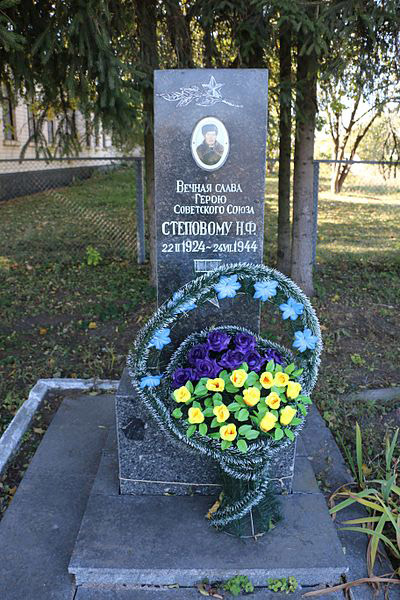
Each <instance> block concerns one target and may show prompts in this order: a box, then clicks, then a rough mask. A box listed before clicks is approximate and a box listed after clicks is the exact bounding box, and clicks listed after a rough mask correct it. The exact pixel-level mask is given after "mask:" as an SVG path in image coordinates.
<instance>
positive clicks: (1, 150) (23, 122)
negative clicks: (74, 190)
mask: <svg viewBox="0 0 400 600" xmlns="http://www.w3.org/2000/svg"><path fill="white" fill-rule="evenodd" d="M3 110H4V107H3V106H1V105H0V160H2V159H14V160H18V159H19V156H20V152H21V149H22V147H23V145H24V144H25V143H26V141H27V140H28V138H29V127H28V107H27V105H26V104H25V102H23V101H22V100H19V101H18V104H17V105H16V106H15V107H14V120H15V129H14V132H15V137H16V139H15V140H7V139H5V138H6V136H5V132H4V127H3V123H4V115H3ZM76 125H77V131H78V135H79V136H80V138H81V140H82V152H80V154H79V157H80V158H85V157H96V158H101V157H112V156H118V152H117V151H116V150H115V148H113V146H112V140H111V136H110V135H108V134H105V135H104V139H103V131H102V127H101V125H99V136H98V138H99V139H98V144H97V145H96V142H95V136H94V134H92V136H91V140H90V146H87V144H86V127H85V120H84V118H83V116H82V115H81V114H80V113H79V112H77V113H76ZM55 129H56V119H55V120H54V130H55ZM43 133H44V135H45V137H46V139H48V132H47V121H46V122H45V123H44V127H43ZM25 158H36V152H35V144H33V143H32V144H29V146H28V148H27V150H26V152H25ZM79 164H82V163H79V161H74V160H70V161H65V162H64V163H58V165H57V167H58V168H60V167H61V166H62V167H63V168H71V167H76V166H78V165H79ZM84 164H85V165H90V164H93V165H95V164H96V161H93V163H91V162H90V161H85V163H84ZM103 164H104V163H103ZM53 168H54V165H51V164H50V165H47V164H46V163H45V162H37V163H36V162H30V161H26V162H24V163H23V171H31V170H37V169H40V170H43V169H53ZM15 171H18V172H21V165H18V168H16V163H9V164H8V165H7V163H2V164H1V167H0V172H2V173H7V172H8V173H10V172H15Z"/></svg>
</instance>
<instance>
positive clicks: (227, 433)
mask: <svg viewBox="0 0 400 600" xmlns="http://www.w3.org/2000/svg"><path fill="white" fill-rule="evenodd" d="M219 435H220V436H221V438H222V439H223V440H227V441H228V442H232V441H233V440H234V439H235V437H236V436H237V431H236V425H235V424H234V423H230V424H229V425H222V427H221V428H220V430H219Z"/></svg>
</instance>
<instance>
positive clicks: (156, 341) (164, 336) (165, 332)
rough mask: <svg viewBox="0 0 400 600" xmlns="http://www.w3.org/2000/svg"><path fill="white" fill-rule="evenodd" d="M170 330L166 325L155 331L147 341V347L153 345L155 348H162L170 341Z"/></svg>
mask: <svg viewBox="0 0 400 600" xmlns="http://www.w3.org/2000/svg"><path fill="white" fill-rule="evenodd" d="M170 332H171V330H170V329H168V327H166V328H165V329H159V330H158V331H156V332H155V334H154V335H153V337H152V338H151V340H150V342H149V348H151V347H153V346H154V347H155V348H157V350H162V349H163V348H164V346H166V345H167V344H169V343H170V342H171V338H170V337H169V334H170Z"/></svg>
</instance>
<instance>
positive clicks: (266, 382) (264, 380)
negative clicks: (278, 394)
mask: <svg viewBox="0 0 400 600" xmlns="http://www.w3.org/2000/svg"><path fill="white" fill-rule="evenodd" d="M260 383H261V385H262V386H263V388H265V389H266V390H269V389H271V388H272V386H273V385H274V376H273V375H272V373H270V372H269V371H264V373H261V375H260Z"/></svg>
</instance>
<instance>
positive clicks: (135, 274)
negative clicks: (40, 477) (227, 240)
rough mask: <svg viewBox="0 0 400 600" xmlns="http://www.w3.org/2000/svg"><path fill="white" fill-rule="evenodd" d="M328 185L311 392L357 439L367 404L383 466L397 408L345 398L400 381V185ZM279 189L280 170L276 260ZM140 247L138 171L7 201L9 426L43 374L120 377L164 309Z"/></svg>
mask: <svg viewBox="0 0 400 600" xmlns="http://www.w3.org/2000/svg"><path fill="white" fill-rule="evenodd" d="M328 184H329V182H328V180H327V178H326V175H324V174H323V173H322V174H321V190H320V202H319V230H318V250H317V266H316V273H315V288H316V291H317V296H316V297H315V298H314V299H313V304H314V306H315V308H316V310H317V313H318V315H319V317H320V321H321V325H322V332H323V335H324V342H325V352H324V356H323V362H322V368H321V374H320V379H319V384H318V387H317V389H316V391H315V393H314V396H313V397H314V400H315V401H316V403H317V404H318V407H319V409H320V410H321V412H322V414H323V416H324V417H325V419H326V421H327V422H328V424H329V425H330V427H331V429H332V431H333V432H334V433H335V434H336V435H337V438H338V440H339V434H340V436H341V439H342V442H343V443H344V444H348V445H350V446H351V443H352V441H351V440H353V438H354V435H353V427H354V423H355V420H356V419H358V420H359V421H361V422H363V419H362V418H361V419H360V411H361V412H362V413H363V414H364V413H366V414H367V416H368V414H369V413H370V414H371V415H372V420H370V421H368V420H367V421H365V424H366V427H369V428H370V429H371V432H370V433H368V434H366V435H365V436H364V439H366V440H368V447H369V448H370V454H369V456H370V461H371V465H372V466H373V467H374V468H375V467H376V460H378V462H379V456H380V452H381V450H380V448H381V438H383V436H384V435H385V432H387V431H390V430H391V429H393V428H394V426H395V424H396V419H397V420H398V419H399V418H400V417H399V415H398V413H397V412H396V410H397V409H396V406H386V407H383V406H381V405H379V403H376V404H375V406H373V407H372V408H371V407H370V406H365V407H364V406H359V407H354V406H350V405H348V404H344V403H343V395H344V394H346V393H348V392H351V391H353V390H359V389H363V388H367V387H385V386H391V385H395V384H397V385H399V384H400V376H399V370H398V365H399V364H400V341H399V340H400V324H399V322H398V315H399V298H400V278H399V274H400V258H399V249H400V248H399V240H400V235H399V232H400V192H399V190H398V189H397V192H396V190H395V188H394V187H393V186H392V187H390V189H389V190H387V194H386V195H382V196H379V197H378V196H377V195H376V190H375V188H374V189H373V190H372V191H370V193H369V188H368V186H366V185H364V188H365V189H362V190H361V189H357V190H356V191H354V189H353V188H354V186H353V188H352V189H351V191H348V190H347V189H345V192H344V195H341V196H339V197H335V196H332V195H331V194H330V192H329V187H328ZM354 185H355V184H354ZM379 185H381V183H380V184H379ZM358 187H359V188H360V187H362V185H361V184H358ZM276 190H277V178H276V177H275V176H271V175H270V176H268V178H267V193H266V213H265V214H266V226H265V231H266V238H265V249H266V250H265V251H266V254H265V262H266V263H268V264H271V265H273V264H274V262H275V259H274V256H275V250H276V224H277V200H276ZM366 199H367V200H366ZM88 246H92V247H94V248H95V249H96V250H97V251H98V252H99V253H100V256H101V259H102V260H101V261H100V262H99V264H98V265H97V266H90V265H88V264H87V250H86V249H87V247H88ZM134 247H135V238H134V174H133V172H132V170H130V169H126V170H124V169H123V170H120V171H115V172H112V173H107V174H101V175H96V176H94V177H92V178H91V179H90V180H87V181H85V182H81V183H78V184H75V185H72V186H70V187H68V188H65V189H62V190H58V191H57V192H47V193H40V194H36V195H34V196H28V197H24V198H19V199H16V200H11V201H7V202H3V203H0V285H1V290H2V292H1V297H0V311H1V321H0V399H1V406H0V434H1V432H2V430H4V428H5V427H6V426H7V424H8V423H9V421H10V420H11V419H12V417H13V415H14V414H15V412H16V410H17V409H18V407H19V406H20V405H21V404H22V403H23V402H24V400H25V399H26V398H27V395H28V393H29V390H30V389H31V387H32V386H33V385H34V384H35V382H36V381H37V379H39V378H48V377H93V376H97V377H102V378H118V377H119V376H120V374H121V372H122V369H123V367H124V365H125V360H126V354H127V352H128V349H129V345H130V343H131V341H132V339H133V338H134V336H135V333H136V331H137V330H138V328H139V327H140V325H141V324H142V323H143V322H144V321H145V320H146V318H147V317H148V316H149V315H150V314H151V312H152V311H153V310H154V307H155V300H154V298H155V294H154V290H153V289H152V288H151V287H150V285H149V283H148V277H149V272H148V267H147V266H144V267H139V266H138V265H137V264H136V260H135V257H134V252H133V250H134ZM266 322H267V321H266V319H264V325H265V324H266ZM371 411H372V412H371ZM382 415H384V417H385V418H383V416H382ZM381 417H382V418H381ZM368 423H369V424H368ZM376 424H377V425H376ZM39 425H40V424H39ZM39 429H40V426H39ZM39 435H40V434H39ZM377 456H378V459H376V458H375V457H377ZM374 461H375V463H374ZM372 463H374V464H372ZM371 465H368V466H369V467H371ZM0 484H1V482H0ZM8 485H9V484H8Z"/></svg>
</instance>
